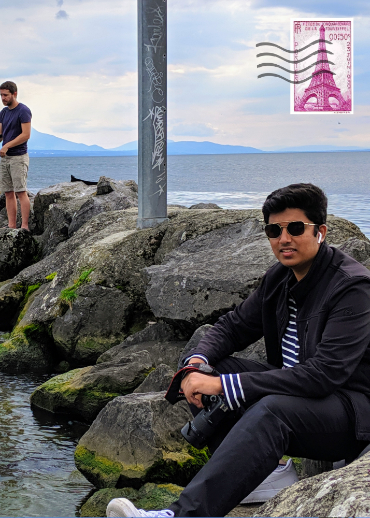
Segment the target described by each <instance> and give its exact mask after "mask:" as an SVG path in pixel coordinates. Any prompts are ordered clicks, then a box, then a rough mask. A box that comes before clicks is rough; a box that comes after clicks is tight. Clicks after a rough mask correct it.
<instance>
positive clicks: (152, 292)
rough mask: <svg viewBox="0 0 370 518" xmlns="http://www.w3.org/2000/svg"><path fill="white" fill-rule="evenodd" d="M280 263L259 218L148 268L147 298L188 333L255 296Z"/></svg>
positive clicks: (204, 239)
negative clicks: (265, 275) (252, 295)
mask: <svg viewBox="0 0 370 518" xmlns="http://www.w3.org/2000/svg"><path fill="white" fill-rule="evenodd" d="M275 261H276V258H275V256H274V255H273V253H272V251H271V248H270V245H269V243H268V241H267V239H266V237H265V236H264V235H263V234H262V233H261V225H260V223H259V222H258V221H257V220H247V221H246V222H244V223H240V224H236V225H232V226H230V227H226V228H222V229H217V230H214V231H211V232H208V233H207V234H206V235H204V236H200V237H197V238H195V239H192V240H190V241H186V242H184V243H183V244H182V245H180V246H179V247H178V249H176V250H175V251H173V252H172V253H170V254H168V255H167V256H166V257H165V260H164V262H163V263H162V264H161V265H153V266H151V267H149V268H147V269H146V271H147V273H148V275H149V277H150V281H149V285H148V288H147V290H146V297H147V300H148V302H149V305H150V307H151V310H152V311H153V313H154V315H155V316H156V317H158V318H163V319H165V320H166V321H168V322H171V323H173V324H176V325H178V326H179V327H181V328H182V329H184V331H185V330H186V331H190V330H194V329H196V328H198V327H199V326H201V325H202V324H213V323H214V322H215V321H216V320H217V319H218V317H219V316H221V315H222V314H224V313H225V312H226V311H229V310H231V309H233V308H234V307H235V306H236V305H238V304H240V303H241V302H242V301H243V300H244V299H245V298H246V297H248V296H249V295H250V293H252V292H253V291H254V290H255V289H256V288H257V286H258V284H259V283H260V281H261V279H262V276H263V275H264V273H265V272H266V270H267V268H268V267H270V266H271V265H272V264H274V262H275Z"/></svg>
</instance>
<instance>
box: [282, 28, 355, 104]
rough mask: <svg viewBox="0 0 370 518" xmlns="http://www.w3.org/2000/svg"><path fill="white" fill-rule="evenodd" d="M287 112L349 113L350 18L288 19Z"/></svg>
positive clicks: (351, 70) (351, 82)
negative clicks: (291, 75) (290, 65)
mask: <svg viewBox="0 0 370 518" xmlns="http://www.w3.org/2000/svg"><path fill="white" fill-rule="evenodd" d="M291 48H292V50H293V53H294V54H293V55H294V60H293V61H294V62H293V70H294V81H293V82H292V83H291V87H290V113H293V114H297V113H302V114H305V113H342V114H344V113H348V114H352V113H353V20H350V19H332V20H320V19H316V18H315V19H310V20H307V19H306V20H292V21H291Z"/></svg>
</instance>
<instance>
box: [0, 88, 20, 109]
mask: <svg viewBox="0 0 370 518" xmlns="http://www.w3.org/2000/svg"><path fill="white" fill-rule="evenodd" d="M0 95H1V100H2V102H3V105H4V106H12V105H13V104H14V103H15V102H16V101H17V93H15V94H12V93H10V92H9V90H0Z"/></svg>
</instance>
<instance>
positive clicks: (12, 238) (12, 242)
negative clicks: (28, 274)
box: [0, 229, 38, 281]
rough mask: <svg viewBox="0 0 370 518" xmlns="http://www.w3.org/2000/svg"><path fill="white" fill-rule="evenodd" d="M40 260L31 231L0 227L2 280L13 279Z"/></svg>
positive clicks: (0, 273)
mask: <svg viewBox="0 0 370 518" xmlns="http://www.w3.org/2000/svg"><path fill="white" fill-rule="evenodd" d="M37 260H38V246H37V243H36V241H35V240H34V239H33V237H32V235H31V234H30V232H27V231H26V230H21V229H0V281H5V280H7V279H11V278H12V277H14V276H15V275H17V273H19V272H20V271H21V270H23V269H24V268H26V267H27V266H30V265H31V264H33V263H35V262H36V261H37Z"/></svg>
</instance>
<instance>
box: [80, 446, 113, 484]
mask: <svg viewBox="0 0 370 518" xmlns="http://www.w3.org/2000/svg"><path fill="white" fill-rule="evenodd" d="M75 464H76V467H77V469H78V470H79V471H81V473H82V474H85V473H88V474H89V480H92V479H94V478H95V479H96V480H97V481H99V484H95V485H99V486H105V487H115V486H116V484H117V482H118V480H119V477H120V474H121V471H122V466H121V464H120V463H118V462H114V461H111V460H109V459H107V458H105V457H101V456H99V455H96V454H95V453H94V452H92V451H90V450H88V449H87V448H85V447H84V446H81V445H78V446H77V448H76V450H75Z"/></svg>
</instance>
